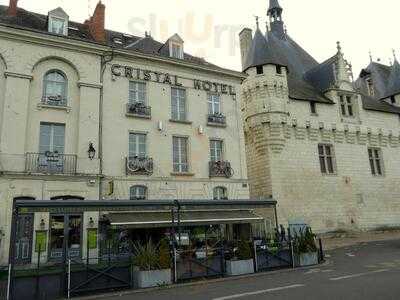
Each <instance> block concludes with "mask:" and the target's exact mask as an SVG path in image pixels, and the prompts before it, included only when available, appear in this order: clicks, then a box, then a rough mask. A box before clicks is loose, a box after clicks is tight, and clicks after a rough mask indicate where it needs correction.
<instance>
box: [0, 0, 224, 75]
mask: <svg viewBox="0 0 400 300" xmlns="http://www.w3.org/2000/svg"><path fill="white" fill-rule="evenodd" d="M7 9H8V6H4V5H0V25H5V26H10V27H13V28H17V29H24V30H30V31H35V32H40V33H45V34H48V35H57V34H53V33H49V32H48V23H47V22H48V16H47V15H42V14H38V13H34V12H30V11H27V10H25V9H22V8H18V13H17V16H16V17H9V16H8V15H7ZM68 27H69V28H68V36H60V37H62V38H66V39H76V40H82V41H85V42H90V43H96V41H95V40H94V39H93V37H92V36H91V34H90V32H89V30H88V27H87V26H86V25H85V24H82V23H78V22H72V21H69V23H68ZM106 45H107V46H112V47H115V48H117V49H127V50H133V51H139V52H142V53H144V54H151V55H159V56H162V57H168V58H170V56H169V51H165V48H166V47H163V45H164V43H160V42H158V41H156V40H154V39H153V38H152V37H150V36H146V37H138V36H133V35H129V34H125V33H121V32H116V31H112V30H106ZM171 59H173V58H171ZM184 60H186V61H188V62H191V63H194V64H197V65H201V66H205V67H209V68H212V69H215V70H219V71H224V70H225V71H228V70H227V69H224V68H221V67H219V66H217V65H215V64H212V63H209V62H207V61H206V60H205V59H203V58H200V57H195V56H192V55H190V54H187V53H184ZM229 71H230V70H229Z"/></svg>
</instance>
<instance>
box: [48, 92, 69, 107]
mask: <svg viewBox="0 0 400 300" xmlns="http://www.w3.org/2000/svg"><path fill="white" fill-rule="evenodd" d="M42 103H43V104H45V105H52V106H67V99H65V98H64V97H62V96H61V95H58V96H43V98H42Z"/></svg>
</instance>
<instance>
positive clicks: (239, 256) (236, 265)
mask: <svg viewBox="0 0 400 300" xmlns="http://www.w3.org/2000/svg"><path fill="white" fill-rule="evenodd" d="M226 273H227V274H228V275H230V276H235V275H244V274H251V273H254V260H253V252H252V250H251V246H250V243H249V242H247V241H240V243H239V246H238V250H237V252H236V253H235V254H234V256H233V257H232V258H231V259H230V260H227V261H226Z"/></svg>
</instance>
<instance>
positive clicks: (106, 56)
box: [98, 48, 114, 200]
mask: <svg viewBox="0 0 400 300" xmlns="http://www.w3.org/2000/svg"><path fill="white" fill-rule="evenodd" d="M113 59H114V48H111V54H110V53H109V52H108V53H104V54H103V55H102V56H101V64H100V86H101V87H100V101H99V146H98V147H99V159H100V166H99V171H100V172H99V173H100V181H99V200H103V195H102V193H103V176H104V174H103V103H104V72H105V70H106V67H107V64H108V63H109V62H111V61H112V60H113Z"/></svg>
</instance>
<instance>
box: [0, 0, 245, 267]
mask: <svg viewBox="0 0 400 300" xmlns="http://www.w3.org/2000/svg"><path fill="white" fill-rule="evenodd" d="M104 19H105V6H104V5H103V4H101V2H100V3H99V4H98V5H97V7H96V9H95V12H94V14H93V16H92V17H91V18H90V19H89V20H87V21H86V22H85V23H77V22H72V21H70V20H69V17H68V15H67V14H66V13H65V12H64V11H63V10H62V9H61V8H57V9H55V10H52V11H50V12H49V14H48V15H40V14H36V13H33V12H29V11H26V10H24V9H22V8H18V5H17V0H10V5H9V6H8V7H6V6H0V73H1V76H0V265H5V264H7V261H8V252H9V251H8V250H9V243H10V230H11V210H12V203H13V200H14V199H32V200H35V199H36V200H54V201H62V200H63V199H76V200H83V201H84V200H85V199H87V200H103V199H105V200H107V199H108V200H112V199H132V200H144V199H152V200H158V199H211V200H212V199H248V198H249V190H248V185H247V172H246V165H245V155H244V138H243V133H242V130H241V128H242V123H241V118H240V97H239V96H240V95H239V89H240V83H241V80H242V79H243V78H244V76H243V74H241V73H239V72H235V71H230V70H226V69H223V68H220V67H218V66H215V65H213V64H210V63H208V62H206V61H205V60H204V59H200V58H197V57H193V56H191V55H189V54H187V53H185V52H184V41H183V40H182V39H181V38H180V37H179V36H178V35H174V36H173V37H171V38H170V39H169V40H168V41H166V42H165V43H160V42H157V41H155V40H154V39H153V38H152V37H151V36H149V35H147V34H146V36H145V37H136V36H131V35H127V34H123V33H118V32H114V31H110V30H106V29H105V28H104ZM217 162H218V163H217ZM219 162H220V163H219ZM98 218H99V212H85V213H83V214H79V215H67V214H59V215H55V214H49V213H35V214H34V215H26V216H22V217H21V220H20V226H19V229H18V232H17V239H18V243H17V244H18V245H17V246H16V248H17V249H16V251H17V257H16V260H17V263H28V264H29V263H31V262H35V261H36V260H37V256H38V254H37V247H36V237H37V236H38V235H37V234H36V233H37V232H39V231H42V232H45V233H46V235H45V238H46V239H47V240H46V241H45V243H44V244H45V245H46V247H45V248H46V249H42V254H41V255H42V257H41V261H42V262H45V261H50V260H52V259H57V258H59V257H60V255H61V253H60V247H62V246H61V245H62V244H63V243H64V241H63V240H61V239H62V237H63V234H64V233H65V228H69V230H71V232H75V233H74V237H73V238H72V237H71V238H70V240H69V244H68V245H69V246H70V248H69V251H70V252H71V253H73V255H76V256H85V255H86V253H84V252H85V247H82V245H86V243H87V234H88V233H87V232H88V231H87V229H90V228H93V227H95V228H96V227H97V223H98ZM40 237H41V238H42V239H43V235H41V236H40ZM42 242H43V241H42ZM92 251H93V254H96V252H97V251H98V249H93V250H92Z"/></svg>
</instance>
